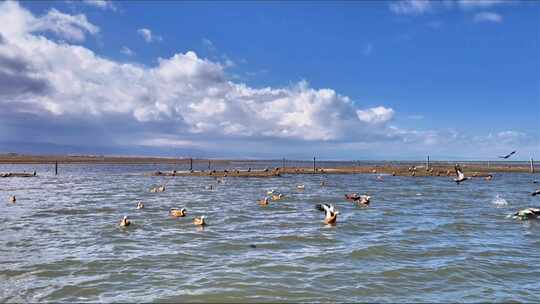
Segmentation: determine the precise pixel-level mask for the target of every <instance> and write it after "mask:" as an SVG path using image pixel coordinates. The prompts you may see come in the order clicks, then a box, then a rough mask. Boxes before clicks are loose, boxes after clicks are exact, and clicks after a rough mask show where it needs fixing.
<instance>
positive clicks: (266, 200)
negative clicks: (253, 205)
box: [257, 197, 268, 206]
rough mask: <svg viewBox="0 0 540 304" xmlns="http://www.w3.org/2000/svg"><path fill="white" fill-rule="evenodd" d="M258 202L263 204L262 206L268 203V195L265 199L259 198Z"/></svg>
mask: <svg viewBox="0 0 540 304" xmlns="http://www.w3.org/2000/svg"><path fill="white" fill-rule="evenodd" d="M257 203H259V205H261V206H266V205H268V197H265V198H263V199H260V200H258V201H257Z"/></svg>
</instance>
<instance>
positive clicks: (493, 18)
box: [474, 12, 503, 23]
mask: <svg viewBox="0 0 540 304" xmlns="http://www.w3.org/2000/svg"><path fill="white" fill-rule="evenodd" d="M502 21H503V17H502V16H501V15H500V14H497V13H493V12H480V13H477V14H476V15H474V22H493V23H501V22H502Z"/></svg>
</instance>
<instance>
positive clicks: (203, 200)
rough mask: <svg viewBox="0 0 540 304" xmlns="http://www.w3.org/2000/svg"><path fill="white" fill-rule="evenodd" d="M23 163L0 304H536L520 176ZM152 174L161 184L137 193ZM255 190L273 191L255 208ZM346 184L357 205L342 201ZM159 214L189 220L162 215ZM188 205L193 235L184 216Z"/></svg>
mask: <svg viewBox="0 0 540 304" xmlns="http://www.w3.org/2000/svg"><path fill="white" fill-rule="evenodd" d="M34 169H37V171H38V175H39V176H38V177H36V178H0V200H1V201H0V219H1V221H0V231H1V233H0V301H1V302H21V301H26V302H38V301H54V302H57V301H70V302H73V301H77V302H91V301H92V302H97V301H99V302H126V301H129V302H133V301H138V302H147V301H158V302H273V301H294V302H299V301H306V302H313V301H316V302H319V301H338V302H479V301H490V302H491V301H497V302H507V301H522V302H538V301H540V294H539V292H538V290H539V289H540V282H539V280H538V279H539V278H540V221H538V222H537V221H517V220H515V219H512V218H510V217H509V215H510V214H511V213H513V212H514V211H516V210H517V209H519V208H523V207H529V206H531V207H532V206H540V197H532V196H531V195H530V192H531V191H533V190H534V189H536V188H537V187H538V184H533V183H532V180H533V177H532V176H531V175H530V174H495V175H494V179H493V180H492V181H485V180H483V179H477V180H471V181H468V182H465V183H463V184H461V185H456V184H455V183H453V182H451V178H450V177H424V178H422V177H392V176H385V177H384V181H383V182H380V181H377V180H376V179H375V175H371V174H366V175H328V176H321V175H286V176H283V177H276V178H226V179H225V182H224V183H223V184H217V183H216V181H215V179H213V178H207V177H150V176H143V175H142V173H143V172H148V171H153V170H156V169H160V170H166V169H171V168H170V166H166V165H163V166H153V165H152V166H151V165H130V166H126V165H117V166H114V165H64V166H61V168H60V174H59V175H58V176H54V175H53V174H52V173H53V171H52V170H53V168H52V166H50V165H16V166H15V165H0V172H6V171H23V170H26V171H32V170H34ZM322 180H325V181H327V184H328V186H326V187H321V186H320V182H321V181H322ZM160 183H166V185H167V189H166V191H165V192H163V193H150V192H149V191H148V190H149V188H150V187H153V186H156V185H158V184H160ZM301 183H302V184H305V191H303V192H300V191H298V190H296V189H295V186H296V185H297V184H301ZM211 184H212V185H214V186H215V189H214V190H206V189H205V186H208V185H211ZM269 189H275V190H277V191H279V192H282V193H284V194H285V196H286V198H285V199H284V200H282V201H279V202H275V203H271V204H270V205H269V206H267V207H261V206H259V205H258V204H257V203H256V200H257V199H260V198H262V197H263V196H264V195H265V192H266V191H267V190H269ZM352 191H355V192H360V193H369V194H370V195H371V196H372V202H371V206H370V207H369V208H360V207H357V206H355V205H353V204H352V203H350V202H347V201H345V200H343V195H344V194H345V193H347V192H352ZM9 195H16V196H17V203H16V204H9V203H8V202H7V198H8V196H9ZM137 200H143V201H144V203H145V209H143V210H136V209H135V206H136V201H137ZM321 202H330V203H332V204H334V205H335V206H336V207H337V209H338V210H339V211H340V215H339V217H338V223H337V225H336V226H326V225H324V224H323V222H322V220H323V217H324V214H323V213H322V212H319V211H317V210H316V209H315V207H314V206H315V204H317V203H321ZM171 207H185V208H186V209H187V210H188V216H187V217H185V218H176V219H175V218H171V217H169V216H168V210H169V208H171ZM203 214H204V215H206V216H207V218H208V224H209V225H208V226H207V227H206V228H204V229H200V228H197V227H195V226H194V225H193V224H192V222H191V220H192V217H193V216H197V215H203ZM124 215H128V216H129V217H130V218H131V220H132V222H133V224H132V225H131V226H130V227H127V228H125V229H123V228H120V227H119V226H118V222H119V221H120V219H121V218H122V217H123V216H124Z"/></svg>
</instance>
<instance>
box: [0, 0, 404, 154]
mask: <svg viewBox="0 0 540 304" xmlns="http://www.w3.org/2000/svg"><path fill="white" fill-rule="evenodd" d="M6 13H9V14H11V15H10V18H11V21H12V22H13V23H12V25H11V27H1V28H0V34H1V35H2V37H4V38H5V42H4V43H1V44H0V59H2V60H0V72H1V71H3V69H8V72H6V73H5V76H4V74H2V76H3V77H0V88H2V87H3V86H4V85H5V86H6V87H8V85H9V88H10V90H2V94H3V95H6V96H7V97H6V98H3V99H0V106H7V103H9V107H10V108H12V109H17V111H18V110H20V111H23V110H24V111H25V113H33V115H37V116H38V117H45V118H48V120H50V121H73V122H74V123H78V121H80V120H91V119H94V120H99V121H100V122H102V123H105V122H107V121H111V122H114V125H115V126H117V127H118V128H121V127H122V126H129V128H128V127H126V128H127V129H128V130H123V131H122V132H126V133H131V134H135V133H136V134H137V136H135V135H133V140H134V141H136V142H141V140H146V139H148V140H150V141H149V143H152V141H151V139H152V138H154V137H153V135H151V134H146V131H144V130H154V131H153V132H158V131H156V130H159V132H158V133H159V137H155V138H169V139H171V140H176V144H184V143H186V142H183V140H192V139H193V138H194V137H197V138H199V140H201V139H202V140H207V139H208V138H210V137H213V138H216V137H218V138H246V137H249V138H253V139H256V140H259V139H263V138H269V139H282V140H291V139H297V140H314V141H355V140H362V141H364V140H365V141H373V140H378V139H381V138H382V139H384V140H387V138H389V137H392V136H394V135H392V134H395V132H394V131H393V130H392V129H389V128H386V127H385V124H384V123H386V122H388V121H390V120H391V119H392V117H393V115H394V110H393V109H390V108H386V107H383V106H379V107H374V108H367V109H358V108H357V107H356V106H355V104H354V103H353V102H352V101H351V100H350V99H349V98H348V97H347V96H343V95H340V94H338V93H337V92H335V91H334V90H332V89H329V88H323V89H315V88H311V87H310V86H309V85H308V83H307V82H305V81H301V82H299V83H297V84H295V85H292V86H290V87H284V88H271V87H263V88H253V87H249V86H248V85H246V84H244V83H236V82H232V81H230V80H228V78H229V77H228V75H227V73H226V71H225V70H226V68H227V63H224V64H222V63H219V62H213V61H210V60H208V59H203V58H200V57H199V56H198V55H197V54H196V53H194V52H192V51H188V52H185V53H177V54H175V55H173V56H172V57H170V58H159V59H158V64H157V65H156V66H153V67H147V66H143V65H138V64H131V63H120V62H116V61H113V60H110V59H106V58H104V57H101V56H99V55H97V54H95V53H94V52H93V51H92V50H89V49H87V48H85V47H82V46H76V45H71V44H67V43H63V42H62V43H60V42H55V41H52V40H49V39H47V38H45V37H42V36H38V35H35V34H32V31H33V30H32V28H31V27H27V26H25V25H26V24H29V23H32V22H34V21H33V20H35V17H34V16H33V15H32V14H31V13H30V12H29V11H28V10H26V9H24V8H22V7H20V6H19V4H18V3H15V2H3V3H0V17H1V16H3V15H5V14H6ZM58 14H61V13H59V12H58ZM61 15H63V14H61ZM13 16H15V17H13ZM65 16H66V20H79V21H80V20H86V17H84V15H78V17H76V18H75V19H73V18H71V16H69V15H65ZM83 17H84V18H83ZM143 32H144V31H143ZM148 34H149V36H148V37H149V39H150V40H151V39H153V36H151V34H150V31H149V30H148ZM143 35H144V34H143ZM6 62H11V64H10V66H7V67H4V66H2V65H3V64H5V63H6ZM16 67H20V68H16ZM12 83H15V84H17V85H18V86H13V85H10V84H12ZM66 84H68V85H66ZM53 117H54V118H53ZM63 129H65V128H63ZM111 132H112V131H111ZM137 132H138V133H137ZM140 132H143V133H144V135H140V134H139V133H140ZM148 132H149V131H148ZM126 138H129V136H128V135H125V136H122V140H126ZM190 138H191V139H190ZM172 142H173V141H172ZM153 143H154V144H159V143H164V142H163V141H161V142H160V141H154V142H153Z"/></svg>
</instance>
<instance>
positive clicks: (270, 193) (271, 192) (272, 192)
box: [266, 189, 275, 195]
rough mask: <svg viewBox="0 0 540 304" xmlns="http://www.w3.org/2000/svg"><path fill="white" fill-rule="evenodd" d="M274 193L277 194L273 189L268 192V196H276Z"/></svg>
mask: <svg viewBox="0 0 540 304" xmlns="http://www.w3.org/2000/svg"><path fill="white" fill-rule="evenodd" d="M274 192H275V191H274V189H272V190H268V191H266V194H268V195H272V194H274Z"/></svg>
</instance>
